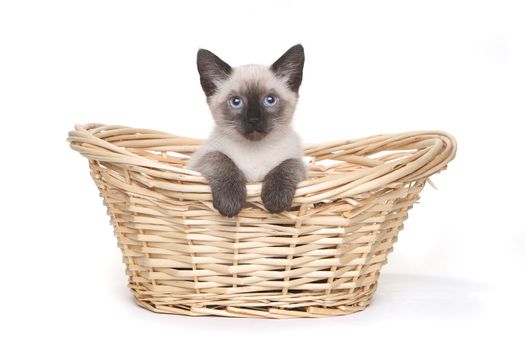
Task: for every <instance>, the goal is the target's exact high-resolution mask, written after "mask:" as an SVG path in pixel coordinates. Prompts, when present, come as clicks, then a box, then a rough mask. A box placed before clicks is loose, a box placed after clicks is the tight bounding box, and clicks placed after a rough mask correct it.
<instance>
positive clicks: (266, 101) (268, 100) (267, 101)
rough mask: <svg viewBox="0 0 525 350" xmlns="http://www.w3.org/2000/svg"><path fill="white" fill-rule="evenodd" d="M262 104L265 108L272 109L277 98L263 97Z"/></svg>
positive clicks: (271, 96)
mask: <svg viewBox="0 0 525 350" xmlns="http://www.w3.org/2000/svg"><path fill="white" fill-rule="evenodd" d="M263 103H264V105H265V106H266V107H273V106H275V105H276V104H277V96H273V95H268V96H265V97H264V101H263Z"/></svg>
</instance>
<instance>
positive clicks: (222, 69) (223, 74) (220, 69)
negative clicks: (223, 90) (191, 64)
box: [197, 49, 232, 96]
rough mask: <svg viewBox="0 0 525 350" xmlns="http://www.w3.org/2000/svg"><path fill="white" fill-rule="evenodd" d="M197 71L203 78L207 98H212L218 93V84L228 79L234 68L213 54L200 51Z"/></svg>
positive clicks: (202, 82)
mask: <svg viewBox="0 0 525 350" xmlns="http://www.w3.org/2000/svg"><path fill="white" fill-rule="evenodd" d="M197 69H198V70H199V74H200V76H201V86H202V90H204V93H205V94H206V96H211V95H213V94H214V93H215V91H217V85H216V84H217V82H219V81H221V80H225V79H228V78H229V76H230V74H231V72H232V67H230V66H229V65H228V63H226V62H224V61H223V60H221V59H220V58H219V57H217V56H216V55H214V54H213V52H211V51H208V50H204V49H200V50H199V52H197Z"/></svg>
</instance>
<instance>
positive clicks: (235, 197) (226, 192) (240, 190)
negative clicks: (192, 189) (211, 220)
mask: <svg viewBox="0 0 525 350" xmlns="http://www.w3.org/2000/svg"><path fill="white" fill-rule="evenodd" d="M212 197H213V207H214V208H215V209H217V210H218V211H219V213H220V214H221V215H222V216H227V217H229V218H231V217H233V216H235V215H237V214H239V212H240V211H241V209H242V207H243V205H244V203H245V202H246V185H245V184H244V183H240V184H236V185H231V186H220V187H216V188H214V187H212Z"/></svg>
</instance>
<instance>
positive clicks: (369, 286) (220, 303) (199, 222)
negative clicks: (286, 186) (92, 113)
mask: <svg viewBox="0 0 525 350" xmlns="http://www.w3.org/2000/svg"><path fill="white" fill-rule="evenodd" d="M68 141H69V142H70V144H71V147H72V148H73V149H74V150H76V151H78V152H79V153H81V154H82V155H83V156H85V157H86V158H88V159H89V165H90V168H91V175H92V177H93V179H94V181H95V183H96V185H97V187H98V189H99V190H100V193H101V196H102V197H103V198H104V203H105V205H106V206H107V208H108V213H109V215H110V217H111V222H112V224H113V226H114V229H115V235H116V237H117V239H118V245H119V247H120V248H121V250H122V253H123V257H124V262H125V264H126V267H127V269H126V271H127V274H128V276H129V287H130V288H131V290H132V291H133V293H134V295H135V300H136V302H137V303H138V304H139V305H140V306H143V307H145V308H147V309H149V310H152V311H155V312H163V313H174V314H182V315H191V316H198V315H219V316H234V317H262V318H289V317H325V316H334V315H344V314H349V313H352V312H356V311H360V310H363V309H364V308H365V307H366V306H367V305H368V304H369V303H370V300H371V298H372V295H373V293H374V291H375V289H376V286H377V279H378V276H379V270H380V268H381V267H382V266H383V265H384V264H385V263H386V257H387V255H388V253H390V252H391V251H392V245H393V243H394V242H395V241H396V239H397V234H398V232H399V231H400V230H401V229H402V228H403V222H404V220H405V219H406V218H407V212H408V210H409V209H410V208H411V207H412V204H413V203H414V202H415V201H416V200H417V199H418V198H419V192H420V191H421V190H422V189H423V187H424V185H425V183H426V182H427V181H429V180H428V177H429V176H430V175H432V174H434V173H437V172H439V171H441V170H443V169H445V167H446V165H447V163H448V162H449V161H451V160H452V159H453V158H454V155H455V152H456V142H455V140H454V138H453V137H452V136H450V135H449V134H447V133H444V132H440V131H424V132H408V133H402V134H392V135H378V136H373V137H368V138H363V139H358V140H353V141H334V142H327V143H323V144H316V145H307V146H306V147H305V154H306V156H307V157H306V159H308V160H309V178H308V180H305V181H303V182H301V183H300V184H299V185H298V188H297V191H296V194H295V198H294V202H293V206H292V208H291V209H290V210H288V211H286V212H283V213H281V214H270V213H269V212H268V211H266V210H265V209H264V207H263V205H262V202H261V198H260V193H261V184H260V183H257V184H249V185H248V186H247V189H248V200H247V204H246V207H245V208H243V210H242V211H241V212H240V214H239V215H238V216H237V217H234V218H227V217H223V216H221V215H220V214H219V213H218V212H217V211H216V210H215V209H214V208H213V205H212V197H211V192H210V188H209V186H208V185H207V183H206V180H205V179H204V178H203V177H202V176H200V174H199V173H198V172H195V171H191V170H188V169H185V168H184V165H185V163H186V161H187V159H188V158H189V156H191V154H192V152H194V151H195V150H196V149H197V147H198V145H199V144H200V143H201V142H202V141H201V140H197V139H192V138H187V137H179V136H174V135H171V134H167V133H163V132H158V131H153V130H145V129H133V128H128V127H123V126H106V125H101V124H87V125H77V126H75V130H74V131H71V132H70V133H69V138H68Z"/></svg>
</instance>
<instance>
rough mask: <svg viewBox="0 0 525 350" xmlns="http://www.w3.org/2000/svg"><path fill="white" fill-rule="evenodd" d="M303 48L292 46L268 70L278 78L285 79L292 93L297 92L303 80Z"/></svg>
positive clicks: (299, 45) (298, 45)
mask: <svg viewBox="0 0 525 350" xmlns="http://www.w3.org/2000/svg"><path fill="white" fill-rule="evenodd" d="M303 67H304V48H303V46H302V45H301V44H297V45H295V46H292V47H291V48H289V49H288V51H286V52H285V53H284V55H282V56H281V57H280V58H279V59H278V60H277V61H275V62H274V64H272V66H271V67H270V69H271V70H272V71H273V72H274V73H275V75H277V76H278V77H284V78H286V82H287V83H288V86H289V87H290V89H291V90H292V91H295V92H298V91H299V86H301V81H302V80H303Z"/></svg>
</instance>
